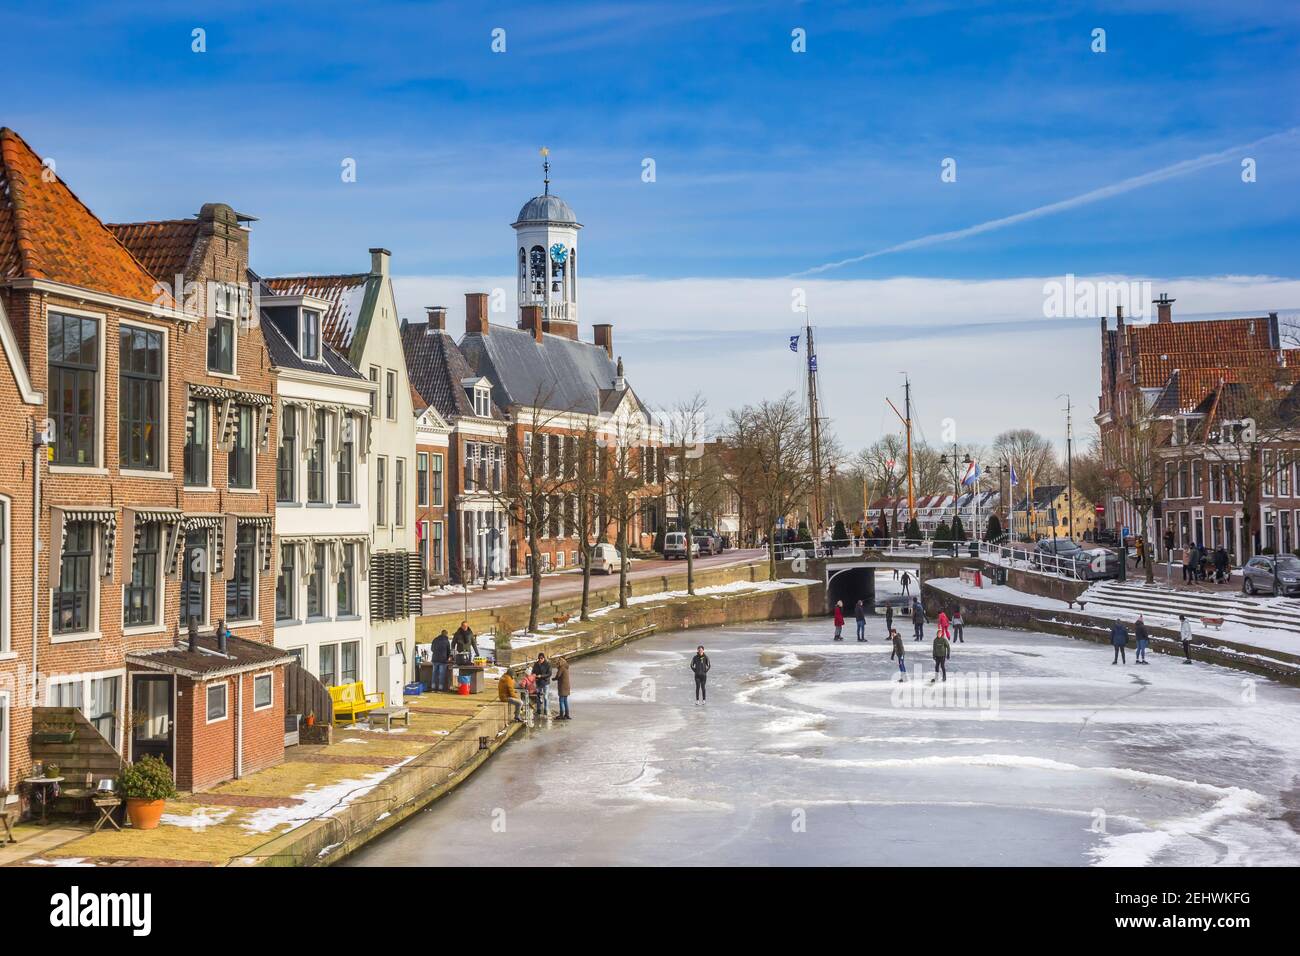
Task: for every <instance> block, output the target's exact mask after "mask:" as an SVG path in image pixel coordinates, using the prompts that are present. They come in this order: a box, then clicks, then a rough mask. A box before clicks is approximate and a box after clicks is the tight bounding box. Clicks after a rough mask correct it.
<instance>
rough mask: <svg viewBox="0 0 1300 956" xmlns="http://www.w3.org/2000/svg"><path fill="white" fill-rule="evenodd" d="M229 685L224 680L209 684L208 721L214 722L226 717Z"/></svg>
mask: <svg viewBox="0 0 1300 956" xmlns="http://www.w3.org/2000/svg"><path fill="white" fill-rule="evenodd" d="M229 686H230V685H229V684H227V683H225V682H224V681H223V682H222V683H220V684H209V685H208V723H210V724H214V723H216V722H217V721H219V720H225V719H226V695H227V691H228V689H229Z"/></svg>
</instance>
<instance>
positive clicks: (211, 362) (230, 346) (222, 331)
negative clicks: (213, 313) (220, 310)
mask: <svg viewBox="0 0 1300 956" xmlns="http://www.w3.org/2000/svg"><path fill="white" fill-rule="evenodd" d="M208 371H209V372H220V373H221V374H223V375H233V374H234V373H235V320H234V319H233V318H224V317H221V316H217V317H216V318H214V319H213V320H212V325H210V326H209V327H208Z"/></svg>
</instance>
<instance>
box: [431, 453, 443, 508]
mask: <svg viewBox="0 0 1300 956" xmlns="http://www.w3.org/2000/svg"><path fill="white" fill-rule="evenodd" d="M432 477H433V506H434V507H435V508H441V507H442V456H441V455H434V456H433V472H432Z"/></svg>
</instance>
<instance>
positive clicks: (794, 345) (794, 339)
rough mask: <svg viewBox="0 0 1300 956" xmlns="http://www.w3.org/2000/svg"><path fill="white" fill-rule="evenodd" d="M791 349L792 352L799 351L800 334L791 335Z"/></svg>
mask: <svg viewBox="0 0 1300 956" xmlns="http://www.w3.org/2000/svg"><path fill="white" fill-rule="evenodd" d="M790 351H791V352H798V351H799V336H797V335H792V336H790Z"/></svg>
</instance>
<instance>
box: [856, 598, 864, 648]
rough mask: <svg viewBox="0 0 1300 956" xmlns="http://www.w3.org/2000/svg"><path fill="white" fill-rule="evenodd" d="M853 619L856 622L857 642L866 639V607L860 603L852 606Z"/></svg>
mask: <svg viewBox="0 0 1300 956" xmlns="http://www.w3.org/2000/svg"><path fill="white" fill-rule="evenodd" d="M853 617H854V620H856V621H857V622H858V640H860V641H865V640H866V639H867V606H866V605H865V604H863V603H862V602H861V601H858V603H857V604H855V605H853Z"/></svg>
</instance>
